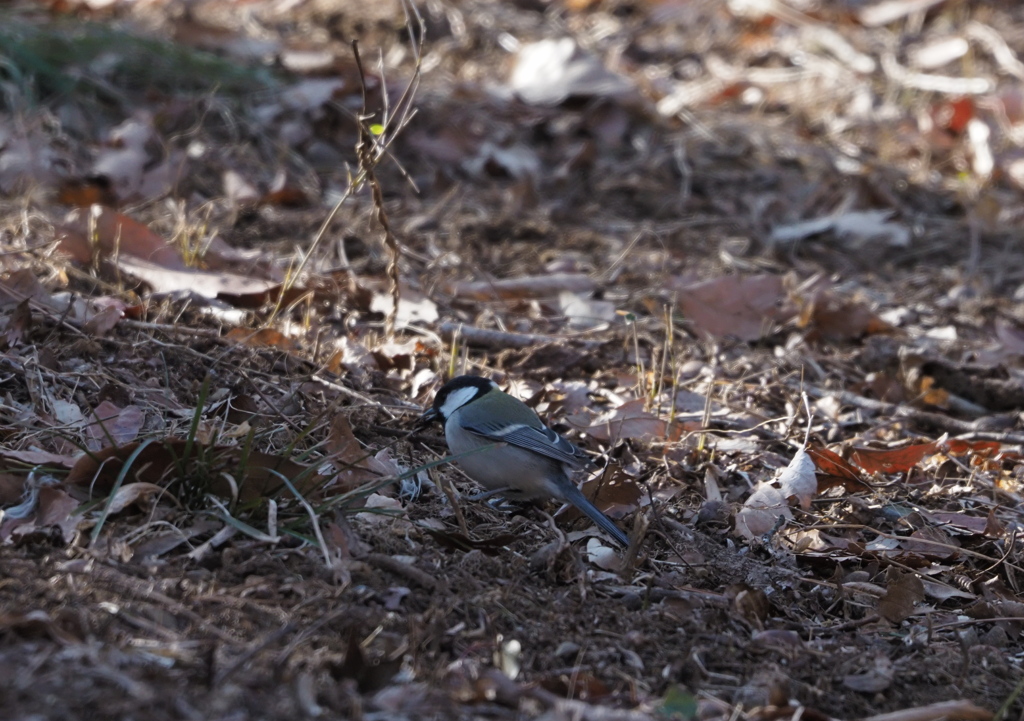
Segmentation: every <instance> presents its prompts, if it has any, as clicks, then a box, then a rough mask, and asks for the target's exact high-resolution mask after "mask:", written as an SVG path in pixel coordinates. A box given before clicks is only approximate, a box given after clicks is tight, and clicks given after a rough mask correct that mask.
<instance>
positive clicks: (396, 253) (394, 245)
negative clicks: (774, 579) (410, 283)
mask: <svg viewBox="0 0 1024 721" xmlns="http://www.w3.org/2000/svg"><path fill="white" fill-rule="evenodd" d="M352 53H353V55H354V56H355V59H356V68H358V70H359V83H360V85H361V87H362V93H363V109H362V113H361V115H360V117H359V142H358V143H357V144H356V155H357V156H358V157H359V168H360V170H362V172H363V175H364V176H365V178H366V182H367V183H368V184H369V185H370V193H371V195H372V197H373V208H374V210H375V211H376V214H377V222H378V223H380V227H381V229H382V230H383V231H384V245H385V246H386V247H387V249H388V267H387V273H388V281H389V282H390V283H391V288H390V290H391V310H389V311H388V314H387V317H386V318H385V320H384V335H385V336H387V337H388V338H393V337H394V335H395V318H396V317H397V316H398V303H399V301H400V300H401V296H402V292H401V290H400V287H399V284H398V260H399V258H400V257H401V253H402V251H401V248H399V245H398V240H397V239H396V238H395V234H394V232H393V231H392V230H391V222H390V221H389V220H388V214H387V212H386V211H385V210H384V191H383V190H381V187H380V181H378V180H377V175H376V173H374V166H376V164H377V161H378V160H379V159H380V156H379V155H378V154H377V153H375V152H374V141H373V133H371V132H370V130H369V129H368V128H367V127H366V120H367V119H368V118H370V117H372V116H371V115H370V114H369V112H368V110H369V109H368V108H367V107H366V73H365V72H364V70H363V59H362V57H360V55H359V42H358V41H357V40H353V41H352ZM386 95H387V94H386V93H385V97H386Z"/></svg>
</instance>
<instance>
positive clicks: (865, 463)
mask: <svg viewBox="0 0 1024 721" xmlns="http://www.w3.org/2000/svg"><path fill="white" fill-rule="evenodd" d="M937 450H938V448H937V447H936V445H935V443H918V444H916V445H913V446H904V447H903V448H892V449H885V450H881V449H874V448H855V449H854V450H853V452H852V453H851V454H850V460H851V461H853V462H854V463H856V464H857V465H858V466H860V467H861V468H863V469H864V470H865V471H866V472H868V473H906V472H907V471H909V470H910V469H911V468H913V467H914V466H916V465H917V464H918V463H920V461H921V459H922V458H924V457H925V456H929V455H932V454H933V453H935V452H936V451H937Z"/></svg>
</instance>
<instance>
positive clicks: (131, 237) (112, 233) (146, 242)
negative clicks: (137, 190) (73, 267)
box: [57, 205, 185, 270]
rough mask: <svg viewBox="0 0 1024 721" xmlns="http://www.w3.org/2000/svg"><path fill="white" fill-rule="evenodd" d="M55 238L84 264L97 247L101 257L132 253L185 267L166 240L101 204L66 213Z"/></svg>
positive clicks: (172, 266)
mask: <svg viewBox="0 0 1024 721" xmlns="http://www.w3.org/2000/svg"><path fill="white" fill-rule="evenodd" d="M57 239H58V241H59V243H58V248H60V250H62V251H63V252H65V253H67V254H68V255H70V256H71V258H72V259H74V260H75V261H76V262H78V263H81V264H83V265H84V264H87V263H90V262H92V259H93V253H94V252H96V251H98V252H99V254H100V255H101V256H104V257H106V256H111V255H116V256H118V257H123V256H132V257H133V258H136V259H139V260H143V261H147V262H148V263H151V264H155V265H156V266H159V267H162V268H167V269H177V270H181V269H184V268H185V261H184V260H183V259H182V257H181V254H180V253H179V252H178V251H177V250H176V249H175V248H173V247H172V246H171V245H170V244H168V242H167V241H166V240H164V239H163V238H161V237H160V236H159V235H157V234H156V233H154V232H153V231H151V230H150V229H149V228H147V227H146V226H145V225H143V224H142V223H140V222H138V221H137V220H133V219H131V218H129V217H128V216H127V215H123V214H122V213H118V212H117V211H116V210H114V209H113V208H107V207H104V206H102V205H93V206H91V207H89V208H88V209H84V208H77V209H75V210H72V211H71V212H70V213H68V215H67V217H66V218H65V220H64V225H63V226H62V227H61V228H60V229H59V230H58V232H57Z"/></svg>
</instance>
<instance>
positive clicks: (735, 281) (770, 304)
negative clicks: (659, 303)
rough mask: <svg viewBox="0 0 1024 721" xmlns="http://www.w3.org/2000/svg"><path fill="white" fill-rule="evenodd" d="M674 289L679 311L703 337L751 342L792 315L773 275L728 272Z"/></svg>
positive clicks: (780, 284) (781, 288)
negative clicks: (731, 273) (723, 275)
mask: <svg viewBox="0 0 1024 721" xmlns="http://www.w3.org/2000/svg"><path fill="white" fill-rule="evenodd" d="M675 290H676V300H677V303H678V305H679V311H680V313H682V315H683V316H684V318H686V320H688V321H690V322H691V323H693V326H694V330H695V331H696V332H697V333H698V334H699V335H701V336H704V337H713V338H729V337H733V338H737V339H739V340H745V341H754V340H758V339H760V338H762V337H763V336H765V335H767V334H769V333H771V332H773V331H774V329H775V326H776V324H778V323H780V322H783V321H786V320H788V319H790V318H792V317H793V310H792V308H790V307H789V305H788V303H787V301H786V292H785V288H784V287H783V284H782V278H781V277H779V276H777V275H754V276H741V275H730V276H725V277H722V278H715V279H714V280H706V281H701V282H697V283H684V284H677V285H676V286H675Z"/></svg>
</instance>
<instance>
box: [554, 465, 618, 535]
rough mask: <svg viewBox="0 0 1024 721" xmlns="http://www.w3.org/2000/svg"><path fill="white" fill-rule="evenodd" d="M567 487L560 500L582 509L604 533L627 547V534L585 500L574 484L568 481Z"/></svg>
mask: <svg viewBox="0 0 1024 721" xmlns="http://www.w3.org/2000/svg"><path fill="white" fill-rule="evenodd" d="M566 486H567V488H565V489H564V490H563V493H564V498H563V499H562V500H564V501H567V502H569V503H571V504H572V505H574V506H576V508H578V509H580V510H581V511H583V512H584V513H585V514H587V516H588V517H589V518H590V520H592V521H593V522H594V523H596V524H597V525H598V526H599V527H600V528H601V529H602V530H603V531H605V533H607V534H608V535H609V536H611V537H612V538H614V539H615V540H616V541H617V542H618V543H619V544H621V545H622V547H623V548H628V547H629V536H627V535H626V534H625V533H623V532H622V530H621V529H620V528H619V527H618V526H616V525H615V523H613V522H612V519H610V518H608V516H606V515H604V514H603V513H601V511H599V510H598V509H597V506H595V505H594V504H593V503H591V502H590V501H588V500H587V497H586V496H584V495H583V493H582V492H581V491H580V489H579V488H577V487H576V485H575V484H574V483H573V482H572V481H569V482H568V483H567V484H566Z"/></svg>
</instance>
